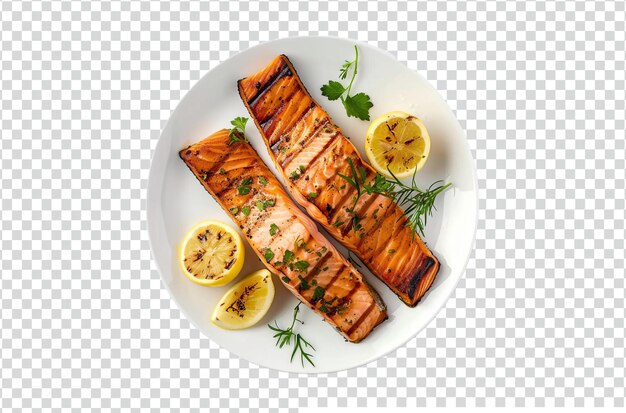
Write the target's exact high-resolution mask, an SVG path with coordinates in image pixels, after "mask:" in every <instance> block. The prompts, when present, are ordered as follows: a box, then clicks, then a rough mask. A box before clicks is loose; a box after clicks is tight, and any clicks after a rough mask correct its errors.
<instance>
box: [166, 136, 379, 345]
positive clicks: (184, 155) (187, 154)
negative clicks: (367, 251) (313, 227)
mask: <svg viewBox="0 0 626 413" xmlns="http://www.w3.org/2000/svg"><path fill="white" fill-rule="evenodd" d="M226 131H227V129H223V130H221V131H219V132H226ZM219 132H216V133H219ZM209 138H210V137H209ZM206 139H208V138H206ZM200 142H202V141H200ZM200 142H197V143H195V144H193V145H189V146H187V147H185V148H183V149H181V150H180V151H179V152H178V156H179V157H180V158H181V159H182V161H183V162H184V163H185V165H186V166H187V168H188V169H189V171H190V172H191V173H192V174H193V175H194V176H195V177H196V179H197V180H198V182H200V184H201V185H202V187H203V188H204V189H205V190H206V191H207V192H208V193H209V195H211V196H212V197H213V198H214V199H215V200H216V202H217V203H218V204H219V205H220V206H221V207H222V209H223V210H224V211H226V213H227V214H228V215H229V216H230V217H231V219H232V220H233V222H236V220H235V219H234V216H233V215H232V213H231V212H230V211H229V210H228V208H227V206H226V205H224V204H223V203H222V201H221V199H219V198H218V197H216V196H215V195H213V193H212V191H211V190H210V189H209V188H208V186H207V183H206V182H205V181H203V180H202V179H201V178H200V176H199V174H198V173H197V171H196V170H195V168H193V167H192V165H191V164H190V163H189V162H188V159H189V158H191V157H193V156H196V155H197V153H194V151H192V150H191V148H192V147H194V146H196V145H197V144H199V143H200ZM252 151H254V149H252ZM221 159H222V160H223V159H224V157H222V158H221ZM261 162H262V161H261ZM268 172H270V171H269V169H268ZM270 174H271V172H270ZM274 179H275V178H274ZM279 185H280V184H279ZM285 197H286V198H287V199H289V196H288V195H287V194H285ZM240 228H241V229H243V227H242V226H240ZM253 251H254V252H255V253H256V255H257V256H258V257H259V259H261V261H262V262H264V260H263V257H262V256H261V255H260V252H259V251H257V249H256V248H253ZM353 272H355V273H357V274H358V275H360V278H361V280H360V282H361V284H362V285H363V286H365V287H366V288H367V290H368V292H369V293H370V294H371V297H372V300H373V304H374V305H375V306H376V307H377V308H378V310H379V312H380V317H379V318H378V319H377V320H376V322H375V323H374V326H373V327H372V329H371V330H369V332H368V333H367V334H365V335H364V336H362V337H360V338H358V339H350V336H349V334H347V331H343V330H341V328H340V327H338V326H337V325H336V324H335V323H333V321H332V320H331V319H327V317H326V316H325V315H324V314H321V313H320V312H319V311H318V310H317V308H315V305H314V303H310V302H309V301H307V300H305V299H304V298H303V297H302V296H301V295H299V294H294V296H295V297H296V298H297V299H298V300H299V301H300V302H302V303H304V305H306V306H307V307H309V308H310V309H311V310H312V311H313V312H314V313H316V314H318V315H320V316H321V317H322V320H324V321H325V322H326V323H328V324H329V325H330V326H331V327H333V328H334V329H335V330H337V331H338V332H339V334H341V336H342V337H343V338H344V339H345V340H346V341H347V342H350V343H360V342H361V341H363V340H364V339H366V338H367V337H368V336H369V335H370V334H371V333H372V331H373V330H374V329H375V328H376V327H378V325H379V324H381V323H382V322H383V321H385V320H387V319H388V318H389V314H388V313H387V305H386V304H385V303H384V302H383V300H382V298H381V297H380V295H379V294H378V292H377V291H376V290H375V289H374V288H373V287H372V286H371V285H370V284H369V283H368V282H367V280H366V279H365V277H364V276H363V274H361V273H360V272H359V271H358V270H356V269H355V268H353ZM290 291H291V290H290ZM291 292H292V294H293V291H291Z"/></svg>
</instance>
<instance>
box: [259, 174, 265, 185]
mask: <svg viewBox="0 0 626 413" xmlns="http://www.w3.org/2000/svg"><path fill="white" fill-rule="evenodd" d="M259 183H260V184H261V185H263V186H265V185H267V178H266V177H264V176H259Z"/></svg>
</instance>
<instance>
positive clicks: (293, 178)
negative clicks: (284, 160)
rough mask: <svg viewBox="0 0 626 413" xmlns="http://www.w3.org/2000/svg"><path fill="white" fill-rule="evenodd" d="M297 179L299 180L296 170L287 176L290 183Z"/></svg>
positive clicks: (298, 173)
mask: <svg viewBox="0 0 626 413" xmlns="http://www.w3.org/2000/svg"><path fill="white" fill-rule="evenodd" d="M298 178H300V172H299V171H298V170H297V169H295V170H294V171H292V172H291V173H290V174H289V179H291V180H292V181H295V180H296V179H298Z"/></svg>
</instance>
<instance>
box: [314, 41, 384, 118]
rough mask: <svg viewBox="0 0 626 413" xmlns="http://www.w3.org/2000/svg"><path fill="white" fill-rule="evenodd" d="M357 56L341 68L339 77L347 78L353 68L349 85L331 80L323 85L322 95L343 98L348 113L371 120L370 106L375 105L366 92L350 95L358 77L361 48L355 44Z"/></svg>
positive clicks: (332, 98) (329, 98)
mask: <svg viewBox="0 0 626 413" xmlns="http://www.w3.org/2000/svg"><path fill="white" fill-rule="evenodd" d="M354 52H355V58H354V60H350V61H348V60H346V61H345V62H344V63H343V65H341V69H339V78H340V79H342V80H345V79H346V78H347V77H348V73H349V72H350V70H352V77H351V78H350V83H348V86H347V87H344V86H343V85H342V84H341V83H340V82H337V81H335V80H330V81H329V82H328V83H327V84H325V85H324V86H322V87H321V90H322V95H323V96H326V97H327V98H328V100H337V99H341V103H343V107H344V108H345V109H346V114H347V115H348V116H352V117H355V118H358V119H361V120H370V108H371V107H372V106H374V104H373V103H372V101H371V100H370V97H369V96H368V95H366V94H365V93H362V92H361V93H357V94H356V95H350V91H351V89H352V83H353V82H354V78H355V77H356V74H357V70H358V66H359V49H358V48H357V47H356V45H355V46H354Z"/></svg>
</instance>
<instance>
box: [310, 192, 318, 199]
mask: <svg viewBox="0 0 626 413" xmlns="http://www.w3.org/2000/svg"><path fill="white" fill-rule="evenodd" d="M309 198H313V199H315V198H317V192H311V193H309Z"/></svg>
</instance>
